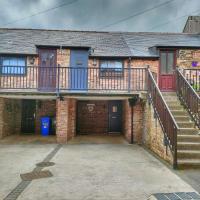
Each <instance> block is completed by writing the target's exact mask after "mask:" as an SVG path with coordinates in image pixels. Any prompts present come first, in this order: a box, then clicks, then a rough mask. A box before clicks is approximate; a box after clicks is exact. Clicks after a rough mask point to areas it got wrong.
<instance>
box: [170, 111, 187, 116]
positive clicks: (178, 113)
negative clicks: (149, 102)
mask: <svg viewBox="0 0 200 200" xmlns="http://www.w3.org/2000/svg"><path fill="white" fill-rule="evenodd" d="M171 113H172V114H173V115H174V116H188V113H187V111H186V110H171Z"/></svg>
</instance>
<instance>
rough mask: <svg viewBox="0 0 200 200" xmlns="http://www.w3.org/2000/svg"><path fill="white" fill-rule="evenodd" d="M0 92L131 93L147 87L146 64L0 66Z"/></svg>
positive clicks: (144, 89)
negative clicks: (120, 65) (81, 66)
mask: <svg viewBox="0 0 200 200" xmlns="http://www.w3.org/2000/svg"><path fill="white" fill-rule="evenodd" d="M0 72H1V74H0V92H2V93H3V92H4V93H5V92H6V93H8V92H15V93H17V92H20V93H53V94H54V93H100V94H131V93H136V92H141V91H146V77H147V75H146V74H147V69H146V68H123V69H118V68H110V69H108V68H107V69H100V68H98V67H96V68H95V67H93V68H91V67H89V68H75V67H62V66H56V67H40V66H26V67H20V66H17V67H16V66H0Z"/></svg>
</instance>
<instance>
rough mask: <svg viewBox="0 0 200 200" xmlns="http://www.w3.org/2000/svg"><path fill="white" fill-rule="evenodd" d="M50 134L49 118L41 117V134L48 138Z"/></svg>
mask: <svg viewBox="0 0 200 200" xmlns="http://www.w3.org/2000/svg"><path fill="white" fill-rule="evenodd" d="M49 132H50V117H41V134H42V136H48V135H49Z"/></svg>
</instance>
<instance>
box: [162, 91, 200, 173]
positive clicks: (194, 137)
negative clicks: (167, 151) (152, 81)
mask: <svg viewBox="0 0 200 200" xmlns="http://www.w3.org/2000/svg"><path fill="white" fill-rule="evenodd" d="M162 95H163V97H164V99H165V101H166V103H167V105H168V107H169V109H170V111H171V113H172V115H173V116H174V118H175V120H176V122H177V124H178V126H179V128H180V131H179V132H178V136H177V163H178V168H179V169H180V168H198V167H199V168H200V131H199V129H197V128H196V127H195V123H194V122H193V121H192V120H191V117H190V115H189V114H188V112H187V111H186V110H185V109H184V107H183V106H182V105H181V103H180V101H179V99H178V97H177V95H176V93H175V92H163V93H162Z"/></svg>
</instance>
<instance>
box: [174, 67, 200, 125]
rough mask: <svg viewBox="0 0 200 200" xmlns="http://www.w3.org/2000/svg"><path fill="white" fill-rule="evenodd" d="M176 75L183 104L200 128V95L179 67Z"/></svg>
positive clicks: (179, 95)
mask: <svg viewBox="0 0 200 200" xmlns="http://www.w3.org/2000/svg"><path fill="white" fill-rule="evenodd" d="M176 76H177V78H176V79H177V95H178V97H179V99H180V101H181V102H182V104H184V106H185V107H186V109H187V111H188V113H189V114H190V116H191V118H192V119H193V121H194V122H195V124H196V126H197V127H198V128H200V112H199V107H200V97H199V95H198V93H197V92H196V91H195V89H194V88H193V87H192V86H191V84H190V83H189V82H188V81H187V79H186V78H185V76H184V75H183V74H182V72H181V70H180V69H179V68H178V67H177V69H176ZM180 82H181V83H180Z"/></svg>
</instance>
